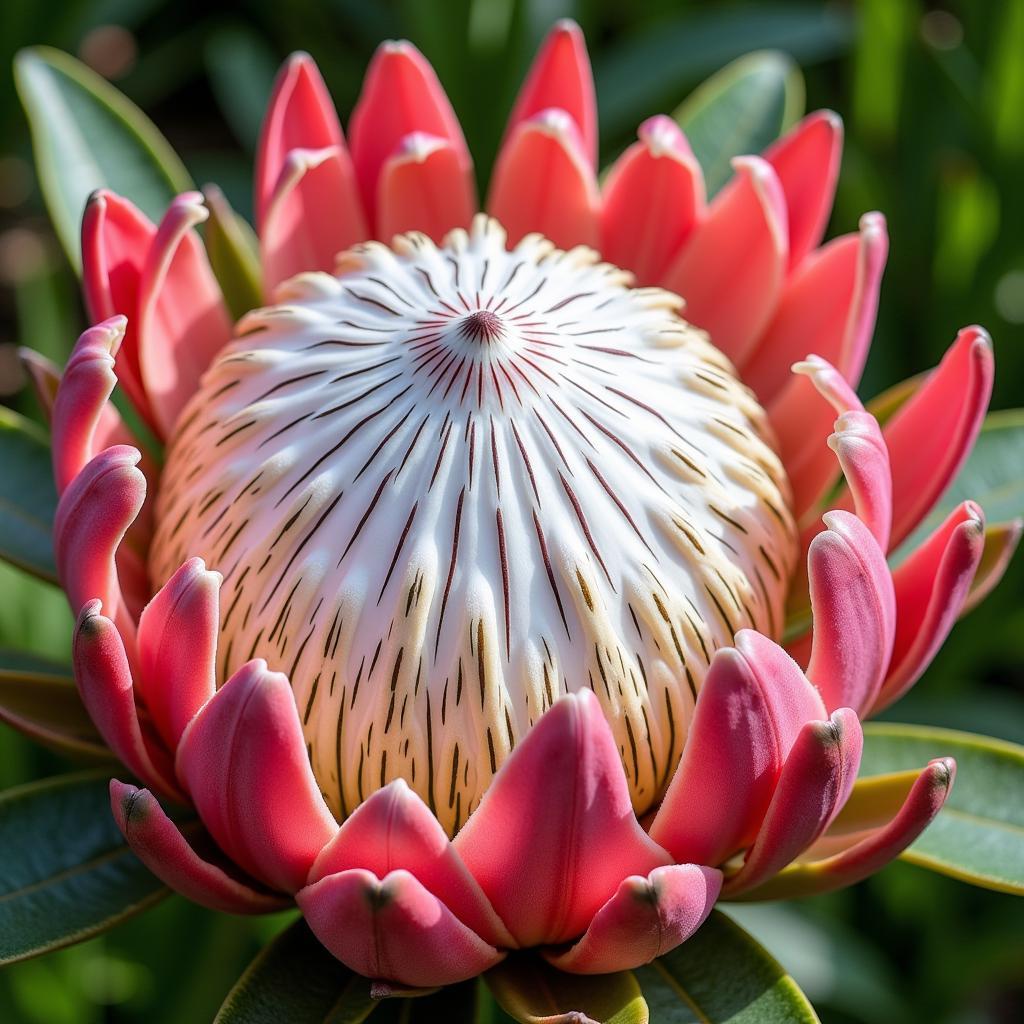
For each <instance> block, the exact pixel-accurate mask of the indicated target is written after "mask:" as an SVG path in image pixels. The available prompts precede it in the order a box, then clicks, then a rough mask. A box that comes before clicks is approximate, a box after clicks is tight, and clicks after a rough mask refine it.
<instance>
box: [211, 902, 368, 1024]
mask: <svg viewBox="0 0 1024 1024" xmlns="http://www.w3.org/2000/svg"><path fill="white" fill-rule="evenodd" d="M378 1005H379V1001H378V1000H376V999H374V998H372V996H371V995H370V982H369V981H367V980H366V978H362V977H360V976H359V975H358V974H355V973H353V972H352V971H350V970H349V969H348V968H347V967H345V966H344V965H343V964H342V963H340V962H339V961H338V960H335V958H334V957H333V956H331V954H330V953H328V952H327V950H326V949H324V947H323V946H322V945H320V943H319V942H318V941H317V939H316V938H315V937H314V936H313V933H312V932H311V931H310V930H309V928H308V927H306V924H305V922H303V921H296V922H295V924H293V925H292V926H291V927H290V928H288V929H287V930H285V931H283V932H282V933H281V934H280V935H278V936H277V938H276V939H274V941H273V942H271V943H270V944H269V945H267V946H266V947H265V948H264V949H263V951H262V952H261V953H260V954H259V956H257V957H256V959H255V960H253V962H252V963H251V964H250V965H249V967H248V968H247V969H246V972H245V973H244V974H243V975H242V977H241V978H239V979H238V981H237V983H236V984H235V987H234V988H233V989H232V990H231V991H230V992H229V993H228V997H227V999H225V1000H224V1005H223V1006H222V1007H221V1008H220V1012H219V1013H218V1014H217V1017H216V1020H215V1021H214V1024H282V1022H283V1021H287V1022H288V1024H360V1021H364V1020H366V1018H367V1017H369V1015H370V1014H371V1013H372V1012H373V1011H374V1009H376V1007H377V1006H378Z"/></svg>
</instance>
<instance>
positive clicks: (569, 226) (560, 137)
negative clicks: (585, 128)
mask: <svg viewBox="0 0 1024 1024" xmlns="http://www.w3.org/2000/svg"><path fill="white" fill-rule="evenodd" d="M599 208H600V196H599V195H598V191H597V181H596V179H595V178H594V172H593V171H592V170H591V168H590V167H589V166H588V165H587V163H586V161H585V160H584V159H583V155H582V151H581V149H580V144H579V139H578V136H577V133H576V129H575V127H574V126H573V124H572V118H571V117H569V115H568V114H566V113H565V111H564V110H557V109H550V110H544V111H541V112H540V113H539V114H536V115H534V117H532V118H531V119H530V120H529V121H523V122H522V123H521V124H519V125H518V126H517V127H516V129H515V131H514V132H513V133H512V135H511V137H510V138H509V140H508V141H507V142H506V143H505V144H504V145H503V146H502V148H501V152H500V153H499V154H498V160H497V163H496V164H495V165H494V174H493V175H492V177H491V190H490V193H489V195H488V198H487V211H488V213H490V214H491V216H492V217H495V218H496V219H497V220H498V221H499V222H500V223H501V226H502V227H503V228H505V229H506V231H508V245H509V246H513V245H515V244H516V243H517V242H519V240H520V239H521V238H523V236H524V235H528V234H530V233H531V232H534V231H537V232H540V234H542V235H544V236H545V237H547V238H549V239H550V240H551V241H552V242H554V243H555V245H557V246H558V247H559V248H562V249H571V248H572V247H573V246H576V245H590V246H596V245H597V244H598V241H599V239H598V217H599Z"/></svg>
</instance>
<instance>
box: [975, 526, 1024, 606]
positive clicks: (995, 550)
mask: <svg viewBox="0 0 1024 1024" xmlns="http://www.w3.org/2000/svg"><path fill="white" fill-rule="evenodd" d="M1021 533H1024V519H1013V520H1011V521H1010V522H1008V523H993V524H992V525H991V526H986V527H985V550H984V552H983V553H982V556H981V561H980V562H979V563H978V568H977V571H976V572H975V574H974V579H973V580H972V581H971V589H970V591H969V593H968V595H967V600H966V601H964V605H963V607H962V608H961V609H960V615H961V616H964V615H966V614H967V613H968V612H969V611H971V610H972V609H973V608H976V607H977V606H978V605H979V604H981V602H982V601H984V600H985V598H986V597H988V595H989V594H991V593H992V591H993V590H995V588H996V587H997V586H998V585H999V581H1000V580H1001V579H1002V578H1003V574H1004V573H1005V572H1006V570H1007V568H1008V567H1009V564H1010V559H1011V558H1013V554H1014V552H1015V551H1016V550H1017V545H1018V544H1020V538H1021Z"/></svg>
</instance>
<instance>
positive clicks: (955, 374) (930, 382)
mask: <svg viewBox="0 0 1024 1024" xmlns="http://www.w3.org/2000/svg"><path fill="white" fill-rule="evenodd" d="M992 375H993V360H992V340H991V338H989V336H988V334H987V333H986V332H985V331H984V330H983V329H982V328H980V327H965V328H964V329H963V330H962V331H961V332H960V333H959V334H958V335H957V339H956V341H954V342H953V344H952V345H951V346H950V348H949V350H948V351H947V352H946V355H945V356H944V357H943V359H942V362H941V363H939V365H938V366H937V367H936V368H935V370H934V371H933V372H932V374H931V375H930V376H929V377H928V379H927V380H926V381H925V382H924V383H923V384H922V385H921V387H919V388H918V389H917V391H915V392H914V394H913V396H912V397H911V398H910V399H909V400H908V401H907V402H906V403H905V404H904V405H903V406H902V407H901V408H900V409H899V411H898V412H897V413H896V414H895V415H894V416H893V417H892V418H891V419H890V420H889V421H888V422H887V423H886V424H885V428H884V430H883V433H884V435H885V443H886V444H887V445H888V448H889V457H890V459H891V460H892V478H893V525H892V545H893V546H894V547H895V545H897V544H899V543H900V541H902V540H903V539H904V538H905V537H907V536H908V535H909V534H910V532H911V530H913V529H914V527H915V526H917V524H918V523H919V522H920V521H921V520H922V519H923V518H924V517H925V516H926V515H927V514H928V512H929V511H930V510H931V507H932V506H933V505H934V504H935V502H936V501H938V499H939V497H940V495H941V494H942V493H943V491H945V489H946V487H947V486H948V485H949V482H950V481H951V480H952V479H953V477H954V476H956V473H957V471H958V470H959V469H960V467H961V466H962V465H963V462H964V460H965V459H966V458H967V456H968V454H969V453H970V450H971V448H972V447H974V442H975V439H976V438H977V436H978V431H979V430H981V424H982V421H983V420H984V418H985V410H986V409H987V408H988V401H989V398H990V397H991V395H992Z"/></svg>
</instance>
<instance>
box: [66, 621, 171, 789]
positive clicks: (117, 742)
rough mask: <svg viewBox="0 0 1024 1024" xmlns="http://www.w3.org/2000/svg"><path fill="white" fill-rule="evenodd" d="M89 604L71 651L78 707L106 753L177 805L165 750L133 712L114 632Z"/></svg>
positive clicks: (127, 670)
mask: <svg viewBox="0 0 1024 1024" xmlns="http://www.w3.org/2000/svg"><path fill="white" fill-rule="evenodd" d="M100 613H101V605H100V602H99V601H89V602H88V603H87V604H86V605H85V607H84V608H83V609H82V611H81V614H80V615H79V616H78V623H77V625H76V626H75V638H74V644H73V648H72V660H73V662H74V669H75V682H76V683H77V684H78V692H79V694H81V697H82V703H83V704H84V705H85V708H86V710H87V711H88V712H89V717H90V718H91V719H92V720H93V722H94V723H95V725H96V728H97V729H99V731H100V734H101V735H102V736H103V738H104V739H105V740H106V741H107V744H108V745H109V746H110V749H111V750H113V751H114V753H115V754H116V755H117V756H118V757H119V758H120V759H121V760H122V761H123V762H124V763H125V765H127V766H128V768H129V769H130V770H131V771H133V772H134V773H135V774H136V775H137V776H138V777H139V778H140V779H142V780H143V781H144V782H145V783H146V785H148V786H150V787H152V788H153V789H156V790H157V791H158V792H159V793H162V794H164V795H165V796H169V797H170V798H171V799H172V800H176V801H179V802H180V801H181V799H182V798H181V791H180V790H179V789H178V787H177V785H176V784H175V781H174V770H173V768H172V766H171V758H170V756H169V755H168V753H167V751H166V750H163V749H162V748H161V747H160V746H159V744H157V743H155V742H154V741H153V739H152V738H151V737H149V736H147V735H145V734H144V731H143V726H142V724H141V722H140V721H139V715H138V711H137V710H136V707H135V695H134V692H133V688H132V673H131V669H130V668H129V666H128V656H127V654H125V649H124V644H123V643H122V641H121V636H120V634H119V633H118V631H117V627H116V626H115V625H114V623H113V622H111V621H110V619H108V618H106V616H104V615H102V614H100Z"/></svg>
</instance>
